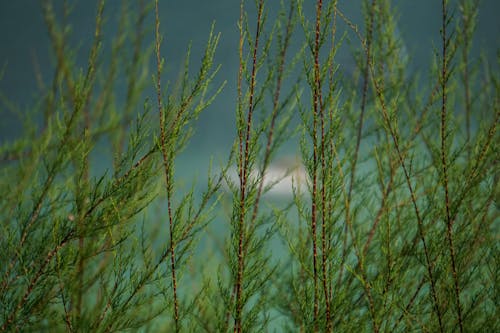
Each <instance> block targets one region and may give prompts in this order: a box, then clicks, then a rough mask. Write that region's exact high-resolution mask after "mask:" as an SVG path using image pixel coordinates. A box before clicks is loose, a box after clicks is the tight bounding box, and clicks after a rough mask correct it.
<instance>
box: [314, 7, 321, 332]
mask: <svg viewBox="0 0 500 333" xmlns="http://www.w3.org/2000/svg"><path fill="white" fill-rule="evenodd" d="M322 5H323V1H322V0H318V1H317V2H316V29H315V39H314V54H313V56H314V88H313V90H314V91H313V108H314V110H313V177H312V178H313V188H312V201H311V234H312V243H313V244H312V245H313V248H312V251H313V288H314V305H313V316H314V317H313V318H314V331H317V329H318V327H317V321H318V311H319V304H318V302H319V300H318V298H319V295H318V268H317V257H318V249H317V236H316V228H317V225H316V224H317V205H316V200H317V198H316V196H317V192H318V184H317V183H318V177H317V171H318V138H317V126H318V124H317V123H318V115H319V113H320V112H321V104H322V101H321V78H320V69H319V46H320V45H319V44H320V29H321V8H322Z"/></svg>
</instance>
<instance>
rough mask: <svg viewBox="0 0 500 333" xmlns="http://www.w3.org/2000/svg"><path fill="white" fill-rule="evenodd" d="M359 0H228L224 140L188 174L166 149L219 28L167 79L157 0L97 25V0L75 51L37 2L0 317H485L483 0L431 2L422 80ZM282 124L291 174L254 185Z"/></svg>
mask: <svg viewBox="0 0 500 333" xmlns="http://www.w3.org/2000/svg"><path fill="white" fill-rule="evenodd" d="M362 3H363V17H364V25H363V26H362V27H359V26H357V25H356V24H354V23H353V22H352V21H351V20H350V18H349V17H347V16H346V15H345V14H344V12H343V11H342V10H341V8H340V7H339V6H338V5H339V4H338V1H336V0H332V1H322V0H316V1H315V5H314V12H312V11H311V12H310V10H311V9H312V7H311V6H310V5H309V4H307V3H306V2H305V1H303V0H289V1H282V2H281V6H280V10H279V12H278V13H274V12H270V11H268V10H267V7H266V5H267V4H266V1H265V0H256V1H255V8H252V13H254V14H255V15H254V16H251V15H249V14H248V13H249V12H250V11H249V8H250V7H251V6H252V4H247V3H246V2H245V1H243V0H242V1H241V7H240V10H241V12H240V17H239V19H238V28H239V43H238V50H237V52H238V57H239V68H238V71H237V72H238V77H237V86H236V87H234V88H235V89H236V96H237V99H236V101H235V105H234V115H235V137H234V145H233V148H232V150H231V151H230V152H229V154H228V155H229V158H228V160H227V162H226V163H225V164H224V165H223V166H222V168H221V170H220V171H213V170H211V169H210V171H209V174H208V178H207V181H206V186H204V187H203V190H202V191H199V190H198V188H199V186H198V187H193V188H192V189H190V190H188V191H185V190H184V189H183V188H182V187H181V186H179V183H178V177H177V176H176V172H175V171H176V170H175V166H176V159H177V158H178V156H179V155H180V154H181V153H182V151H183V149H184V148H185V147H186V145H187V144H188V142H189V139H190V137H191V135H192V133H193V130H194V129H195V128H196V126H200V124H197V123H196V120H197V118H198V116H199V115H200V113H201V112H203V111H204V110H205V109H207V108H208V107H209V106H210V105H211V103H212V102H213V100H214V99H215V98H217V95H218V94H219V93H220V91H221V90H222V89H229V88H227V87H224V84H223V85H221V86H217V85H216V83H215V82H216V81H215V80H214V78H215V77H216V75H218V71H219V68H220V66H219V65H217V64H216V63H215V54H216V48H217V45H218V41H219V38H220V35H218V34H217V33H215V29H216V28H215V26H213V27H212V29H211V30H210V33H209V36H208V40H207V43H206V47H205V51H204V53H203V55H202V58H201V61H200V64H199V67H198V69H197V70H195V71H193V70H192V68H191V67H192V66H191V63H190V58H191V56H190V52H189V50H188V52H187V55H186V60H185V62H184V67H183V69H182V70H181V74H180V77H179V80H178V81H177V82H176V83H175V84H174V85H173V86H172V87H171V86H169V85H168V84H165V82H164V74H163V68H164V59H163V55H162V54H161V47H160V46H161V44H162V32H161V26H160V22H161V19H160V17H159V13H160V10H159V6H160V5H161V4H160V3H159V1H158V0H156V1H154V2H151V1H146V0H137V1H134V2H133V3H132V2H131V3H129V2H128V1H124V2H123V7H122V10H121V11H120V12H119V13H118V14H117V15H118V16H119V20H118V26H117V28H116V31H115V35H114V36H113V38H109V37H106V38H104V37H105V36H103V22H104V20H105V13H106V11H105V8H106V4H105V1H104V0H99V1H98V6H97V13H96V20H95V31H94V35H93V43H92V46H91V48H90V49H89V50H88V63H87V66H86V67H85V68H79V66H78V65H77V62H76V60H75V48H74V47H73V46H72V45H71V43H70V42H69V34H70V31H71V29H70V25H69V22H68V20H67V17H68V15H69V13H70V11H71V7H70V5H69V4H68V2H66V1H65V2H64V5H63V6H62V9H61V8H59V7H57V8H56V9H55V8H54V5H53V2H52V1H51V0H44V1H42V12H43V17H44V19H45V22H46V26H47V28H48V34H49V36H50V40H51V46H52V53H53V57H54V63H55V66H54V75H53V78H52V81H51V82H50V85H47V86H46V87H45V89H44V91H43V93H42V95H41V97H40V99H39V102H38V103H37V104H36V105H34V106H33V110H32V111H31V112H32V113H31V114H30V115H29V116H26V117H25V119H26V124H25V125H26V130H25V132H24V135H23V136H22V137H20V138H18V139H17V140H15V141H13V142H10V143H4V144H3V145H2V146H1V147H0V158H1V160H0V163H1V169H0V170H1V173H0V193H1V200H0V217H1V231H0V263H1V264H0V331H2V332H10V331H23V332H25V331H26V332H29V331H37V332H40V331H47V332H57V331H68V332H80V331H82V332H111V331H125V330H134V331H135V330H141V331H169V332H170V331H172V332H174V331H175V332H200V331H206V332H227V331H234V332H262V331H268V330H273V329H276V330H279V331H290V332H292V331H293V332H295V331H300V332H332V331H341V332H351V331H352V332H357V331H360V332H364V331H373V332H381V331H383V332H407V331H422V332H436V331H437V332H452V331H453V332H457V331H459V332H471V331H481V332H495V331H498V330H500V323H499V319H498V318H500V316H499V315H498V308H497V306H498V295H499V294H498V286H499V285H500V283H499V267H500V264H499V258H500V255H499V251H498V250H499V244H498V228H499V223H498V222H499V205H500V203H499V199H500V188H499V185H498V184H499V171H498V159H499V157H498V156H499V155H498V142H499V139H500V137H499V134H498V123H499V117H500V81H499V76H498V72H497V69H498V65H499V64H498V63H496V64H489V63H488V61H487V59H486V58H481V59H476V58H473V57H472V53H471V47H472V43H473V40H474V33H475V27H476V24H477V16H478V11H479V8H480V3H479V2H478V1H476V0H457V1H446V0H442V3H441V16H442V26H441V29H440V31H437V32H436V33H437V34H440V35H439V36H440V45H439V46H436V48H437V49H436V50H435V52H434V62H433V68H430V69H429V72H428V73H426V74H428V76H427V77H425V78H422V77H417V76H416V75H415V73H411V72H409V69H408V68H409V67H410V62H411V61H412V59H411V57H409V55H408V54H407V51H406V49H405V47H404V43H403V41H402V40H401V35H400V34H399V33H398V31H397V28H396V26H397V20H396V17H397V13H396V12H395V9H394V6H393V4H392V1H390V0H364V1H363V2H362ZM59 9H61V10H59ZM148 19H152V20H153V21H154V26H153V27H149V26H148V24H147V22H148ZM342 29H345V31H341V30H342ZM148 34H150V37H151V36H154V45H150V46H148V45H147V40H148V38H147V36H148ZM111 40H112V42H111V47H110V48H109V52H104V51H103V50H104V48H103V45H102V44H103V43H105V42H107V41H111ZM346 40H348V41H349V43H350V44H351V47H352V49H353V57H354V59H355V60H356V64H357V70H356V72H355V73H353V74H351V75H347V74H346V72H345V71H343V64H342V63H341V62H339V61H338V60H337V52H338V50H339V49H340V47H341V46H342V44H343V43H345V41H346ZM152 59H154V61H155V64H156V66H155V69H154V70H153V71H150V70H149V64H150V63H151V60H152ZM222 66H224V64H222ZM150 77H152V78H153V83H152V84H150V83H149V82H150V81H149V79H150ZM118 83H120V84H118ZM147 87H154V91H155V93H154V95H152V96H148V98H145V96H146V95H148V90H147ZM150 101H155V102H154V103H153V102H150ZM3 108H9V109H10V110H11V111H12V110H14V109H15V106H13V105H12V104H11V103H9V102H8V101H7V100H5V101H4V106H3ZM37 115H42V118H43V121H42V123H41V124H40V123H37V122H36V121H30V119H31V118H30V116H33V117H34V119H40V117H37ZM201 125H203V124H201ZM295 137H298V138H299V139H298V144H297V146H298V147H299V148H298V149H297V152H298V153H300V156H301V161H302V163H303V165H304V169H305V172H306V174H307V177H306V178H307V182H306V187H307V188H306V189H305V190H304V189H299V185H300V184H299V183H300V182H298V181H297V179H296V178H292V179H294V181H293V187H291V188H290V192H291V193H290V194H291V196H290V198H292V199H291V200H288V201H290V202H285V201H286V200H278V201H273V200H264V198H266V197H265V196H266V193H267V192H269V191H270V190H272V188H273V185H275V183H276V182H275V181H269V180H268V179H266V177H268V174H267V171H268V170H269V167H270V166H271V164H272V163H273V161H275V160H276V158H277V155H278V153H279V149H280V147H281V146H282V145H283V144H284V143H286V142H289V140H293V138H295ZM290 138H292V139H290ZM102 156H113V158H112V160H110V161H107V162H104V163H108V164H109V165H108V168H107V169H106V170H105V171H103V170H102V164H103V163H102V162H101V163H99V162H100V161H99V160H100V159H102ZM231 169H234V170H236V171H235V174H236V175H237V176H236V177H231V173H230V170H231ZM285 176H287V175H285ZM215 223H217V224H220V225H219V226H218V227H217V228H218V229H220V230H225V233H223V234H222V235H218V236H219V237H211V236H210V232H209V231H210V230H212V229H211V228H210V227H211V225H212V224H215ZM200 242H201V243H202V244H203V246H206V248H205V249H204V250H203V251H201V250H200V249H199V248H198V247H197V246H198V245H197V244H199V243H200ZM207 244H216V246H219V247H218V248H217V250H216V251H215V253H212V252H211V251H210V250H209V248H208V246H209V245H207ZM276 249H279V250H278V251H277V250H276Z"/></svg>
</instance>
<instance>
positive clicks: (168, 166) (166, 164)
mask: <svg viewBox="0 0 500 333" xmlns="http://www.w3.org/2000/svg"><path fill="white" fill-rule="evenodd" d="M155 14H156V16H155V50H156V66H157V67H156V70H157V72H156V75H157V77H156V80H157V81H156V94H157V100H158V111H159V115H160V150H161V155H162V158H163V168H164V171H165V186H166V191H167V210H168V226H169V234H170V249H169V252H170V270H171V274H172V290H173V298H174V299H173V302H174V323H175V331H176V332H179V330H180V323H179V301H178V298H177V278H176V271H175V243H174V236H173V231H174V230H173V229H174V225H173V216H172V179H171V176H172V160H171V154H169V150H168V149H169V148H170V149H175V148H174V147H167V137H166V133H165V126H166V124H165V119H166V115H165V114H164V111H163V102H162V92H161V78H160V77H161V67H162V60H161V55H160V44H161V40H160V39H161V37H160V19H159V8H158V0H156V1H155ZM169 155H170V156H169Z"/></svg>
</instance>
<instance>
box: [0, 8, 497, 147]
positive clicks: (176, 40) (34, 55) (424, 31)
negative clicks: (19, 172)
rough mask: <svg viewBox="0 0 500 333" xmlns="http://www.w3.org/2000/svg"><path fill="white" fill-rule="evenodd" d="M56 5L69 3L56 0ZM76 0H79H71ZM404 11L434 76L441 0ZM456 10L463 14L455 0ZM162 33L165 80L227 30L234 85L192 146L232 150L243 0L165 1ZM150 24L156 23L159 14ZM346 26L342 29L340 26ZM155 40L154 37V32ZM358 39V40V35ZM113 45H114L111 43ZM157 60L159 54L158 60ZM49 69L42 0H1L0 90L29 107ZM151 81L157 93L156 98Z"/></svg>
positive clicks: (112, 16)
mask: <svg viewBox="0 0 500 333" xmlns="http://www.w3.org/2000/svg"><path fill="white" fill-rule="evenodd" d="M54 3H55V4H56V6H57V5H60V4H62V1H54ZM70 3H73V2H72V1H70ZM314 3H315V2H314V1H309V0H308V1H305V7H306V12H307V13H310V14H311V19H314V16H313V15H314ZM96 4H97V1H96V0H85V1H77V2H75V4H74V9H73V12H72V15H71V17H70V22H71V24H72V27H73V30H72V35H71V36H72V37H71V38H72V42H73V43H74V45H80V51H79V52H78V61H79V62H80V63H81V65H82V67H84V66H85V65H86V58H87V56H88V49H89V46H90V43H91V42H92V32H93V25H94V19H95V13H96ZM394 4H395V7H396V8H397V10H398V12H399V13H400V14H399V26H398V27H399V31H400V33H401V35H402V37H403V39H404V41H405V43H406V47H407V52H408V54H409V55H410V57H411V67H412V70H413V71H420V72H421V74H422V75H424V76H425V75H427V73H428V70H427V68H428V64H429V63H430V61H431V59H432V56H433V54H432V52H433V49H436V50H439V28H440V24H441V23H440V19H441V18H440V15H441V14H440V4H441V1H437V0H419V1H415V0H400V1H394ZM120 5H121V1H108V2H107V3H106V9H105V15H106V16H108V20H107V23H106V28H105V31H104V36H105V37H104V48H105V50H106V47H107V48H109V38H108V39H106V36H108V37H109V36H110V32H111V31H112V29H115V27H116V20H117V17H116V16H117V14H118V13H119V8H120ZM451 5H452V6H451V9H452V11H453V10H454V12H455V14H456V15H458V14H459V12H458V9H457V8H456V4H455V2H454V1H451ZM278 6H279V1H277V0H272V1H268V4H267V9H268V10H269V11H270V13H271V17H272V13H274V12H275V11H276V9H277V8H278ZM339 6H340V8H341V9H342V10H343V11H344V13H345V14H346V15H347V16H348V17H349V18H351V19H352V21H353V22H355V23H356V24H358V26H359V27H362V26H363V22H362V19H361V16H360V15H361V1H360V0H358V1H339ZM254 7H255V6H254V4H253V1H247V8H248V9H249V17H250V18H251V17H252V16H251V13H252V12H254ZM160 10H161V32H162V34H163V36H164V42H163V45H162V54H163V56H164V57H165V58H166V71H165V72H166V75H165V78H164V80H168V79H171V80H174V79H175V77H176V76H177V74H178V72H179V68H180V65H181V62H182V59H183V56H184V54H185V50H186V49H187V46H188V44H189V42H190V41H191V42H192V65H193V67H195V66H196V65H197V63H198V59H199V58H200V57H201V51H202V50H203V48H204V45H205V42H206V40H207V37H208V33H209V29H210V26H211V24H212V22H215V23H216V27H215V30H216V31H219V32H220V33H221V40H220V45H219V48H218V50H217V57H216V62H217V63H218V64H221V65H222V68H221V71H220V73H219V75H218V77H217V80H218V82H222V81H223V80H227V86H226V88H225V89H224V91H223V92H222V94H221V95H220V96H219V98H217V100H216V101H215V103H214V104H213V105H212V106H211V107H210V108H209V109H208V110H207V111H206V112H204V113H203V114H202V116H201V118H200V120H199V122H200V123H199V125H200V126H198V127H197V129H196V134H195V136H194V137H193V140H192V142H191V144H190V148H191V150H188V151H187V153H188V154H189V152H192V153H196V152H198V151H206V150H207V149H208V150H210V151H211V152H214V151H216V152H225V151H227V150H228V148H229V147H230V144H231V142H232V139H233V137H234V131H235V130H234V127H235V126H234V118H235V114H234V110H235V92H236V87H235V81H236V75H237V68H238V58H237V43H238V30H237V25H236V24H237V20H238V18H239V1H237V0H183V1H180V0H175V1H174V0H169V1H166V0H162V1H160ZM498 13H500V1H497V0H484V1H482V2H481V7H480V11H479V24H478V28H477V32H476V39H475V44H474V46H473V49H474V52H473V53H474V54H475V55H476V56H477V55H478V54H479V50H483V51H484V52H485V54H486V55H487V58H488V59H490V61H491V62H495V54H496V52H497V49H498V47H499V46H500V20H498V18H497V16H498ZM148 22H149V23H150V24H152V16H150V17H149V20H148ZM339 32H342V29H339ZM150 37H151V38H150V41H152V40H153V37H154V36H153V31H151V36H150ZM353 42H354V43H356V42H357V41H353ZM108 50H109V49H108ZM349 52H350V51H349V47H347V46H346V47H344V48H343V49H342V50H341V52H340V53H339V54H338V58H337V60H338V61H339V63H340V64H341V68H342V69H343V70H344V71H345V72H347V73H349V71H350V70H352V68H353V66H354V65H353V60H352V58H351V56H350V54H349ZM151 64H152V66H153V65H154V59H153V58H152V59H151ZM36 67H38V68H39V69H40V72H41V73H42V76H43V80H44V81H45V82H50V79H51V77H52V72H53V69H52V67H53V61H52V58H51V56H50V44H49V39H48V34H47V29H46V27H45V24H44V22H43V17H42V13H41V9H40V2H39V1H34V0H16V1H9V0H1V1H0V68H2V69H3V72H4V75H3V77H2V78H1V80H0V92H1V93H2V94H3V95H4V97H7V98H8V99H9V100H10V101H12V102H14V103H16V104H18V105H19V106H20V108H21V110H23V109H27V108H29V107H30V105H32V103H33V102H34V101H35V97H36V96H37V92H38V91H37V84H36V79H35V75H34V73H35V68H36ZM152 88H153V87H152V84H151V91H150V93H149V95H150V96H153V89H152ZM0 115H1V117H0V143H3V142H5V140H12V139H13V138H15V137H17V136H19V134H20V131H21V129H22V127H21V121H20V119H17V118H16V117H13V116H12V115H10V114H8V113H6V112H5V108H4V104H3V103H2V104H0Z"/></svg>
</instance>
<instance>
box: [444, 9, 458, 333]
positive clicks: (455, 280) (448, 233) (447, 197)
mask: <svg viewBox="0 0 500 333" xmlns="http://www.w3.org/2000/svg"><path fill="white" fill-rule="evenodd" d="M441 4H442V14H443V16H442V27H441V29H442V31H441V37H442V44H443V45H442V47H443V48H442V52H443V54H442V56H443V59H442V64H441V66H442V67H441V93H442V95H441V97H442V100H441V165H442V168H443V169H442V171H443V187H444V195H445V198H444V200H445V208H446V238H447V239H448V249H449V251H450V260H451V272H452V275H453V283H454V292H455V306H456V310H457V317H458V326H459V328H460V332H463V319H462V306H461V304H460V286H459V282H458V275H457V267H456V258H455V247H454V244H453V224H454V220H453V219H452V218H451V213H450V205H451V203H450V193H449V186H448V164H447V156H446V155H447V154H446V149H447V147H446V145H447V144H446V128H447V126H446V116H447V110H446V106H447V105H446V102H447V100H446V99H447V82H448V75H449V74H448V45H449V44H448V43H449V41H450V40H449V39H448V36H447V35H446V27H447V25H448V23H447V20H448V10H447V1H446V0H442V2H441Z"/></svg>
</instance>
